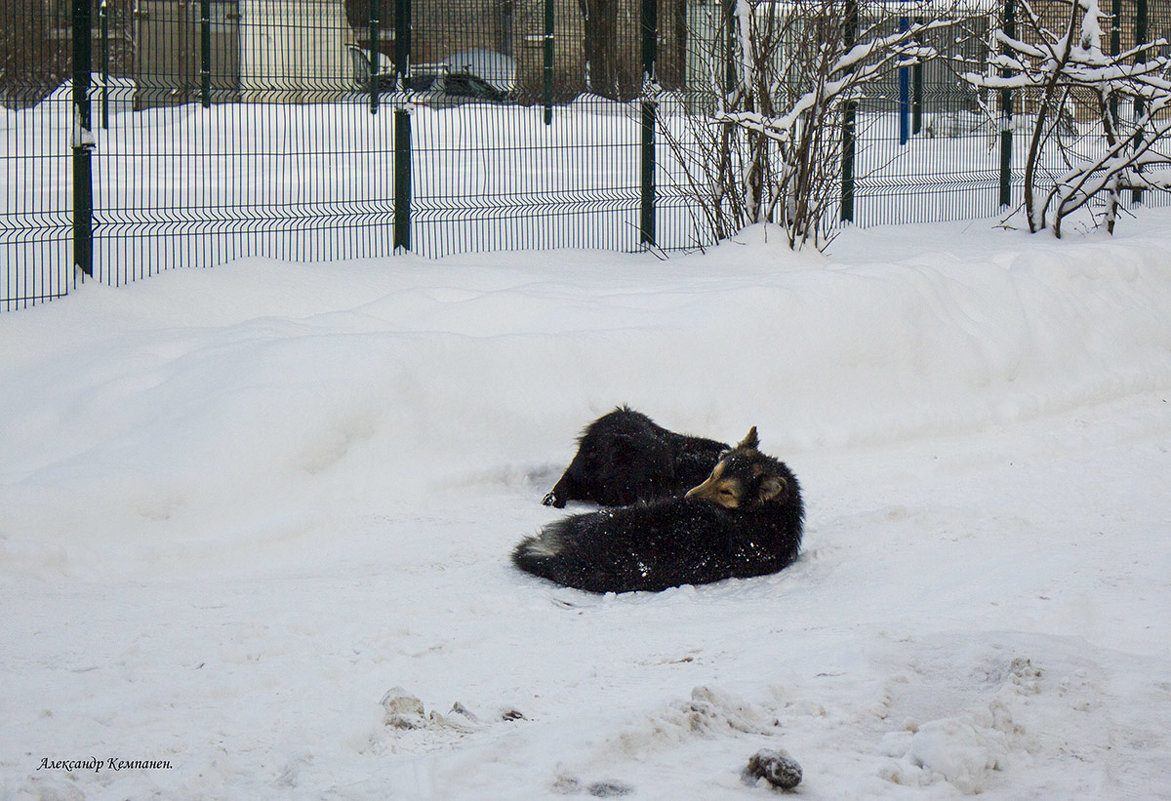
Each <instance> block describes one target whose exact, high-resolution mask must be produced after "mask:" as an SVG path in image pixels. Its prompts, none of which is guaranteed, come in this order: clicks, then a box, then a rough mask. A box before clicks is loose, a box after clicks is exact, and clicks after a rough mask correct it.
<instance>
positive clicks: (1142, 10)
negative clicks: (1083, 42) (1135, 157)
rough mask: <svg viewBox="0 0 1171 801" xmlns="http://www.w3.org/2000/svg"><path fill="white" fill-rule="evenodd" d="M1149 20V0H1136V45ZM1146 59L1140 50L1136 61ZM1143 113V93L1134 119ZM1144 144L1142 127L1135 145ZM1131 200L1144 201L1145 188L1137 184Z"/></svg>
mask: <svg viewBox="0 0 1171 801" xmlns="http://www.w3.org/2000/svg"><path fill="white" fill-rule="evenodd" d="M1147 21H1148V20H1147V0H1136V2H1135V7H1134V43H1135V45H1136V46H1137V45H1140V44H1144V43H1145V42H1146V41H1147ZM1146 60H1147V57H1146V53H1145V52H1140V53H1139V54H1138V55H1137V56H1135V61H1137V62H1138V63H1140V64H1142V63H1145V62H1146ZM1143 113H1144V106H1143V98H1142V95H1136V96H1135V98H1134V119H1135V122H1136V123H1137V122H1138V121H1139V120H1141V119H1142V117H1143ZM1142 144H1143V132H1142V129H1141V128H1140V129H1139V130H1137V131H1136V132H1135V135H1134V146H1135V148H1140V147H1142ZM1135 170H1136V171H1138V172H1142V165H1141V164H1140V165H1137V166H1136V167H1135ZM1130 200H1131V202H1132V203H1142V202H1143V190H1142V189H1140V188H1139V187H1137V186H1136V187H1135V188H1134V189H1132V190H1131V193H1130Z"/></svg>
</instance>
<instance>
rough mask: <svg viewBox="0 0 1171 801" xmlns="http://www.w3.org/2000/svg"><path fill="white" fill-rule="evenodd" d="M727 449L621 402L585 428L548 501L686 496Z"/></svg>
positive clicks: (614, 502)
mask: <svg viewBox="0 0 1171 801" xmlns="http://www.w3.org/2000/svg"><path fill="white" fill-rule="evenodd" d="M727 450H728V445H726V444H725V443H723V442H716V441H715V440H711V439H704V438H703V437H692V436H687V435H686V434H676V433H675V432H674V431H668V430H667V429H665V428H663V427H662V426H659V425H656V424H655V422H654V421H653V420H651V419H650V418H649V417H647V416H646V415H645V414H641V413H640V412H636V411H634V410H633V409H629V408H627V407H625V406H621V407H619V408H617V409H615V410H614V411H612V412H610V413H609V414H606V415H603V416H602V417H599V418H598V419H597V420H595V421H594V422H592V423H590V424H589V425H588V426H587V427H586V429H585V431H583V432H582V435H581V437H580V438H579V439H578V448H577V454H576V455H575V456H574V457H573V461H571V462H570V463H569V467H568V468H566V470H565V473H564V474H563V475H562V476H561V479H560V480H559V481H558V482H557V484H556V485H555V486H554V487H553V490H552V491H551V492H550V493H549V494H548V495H546V496H545V499H544V504H545V505H546V506H555V507H557V508H558V509H561V508H563V507H564V506H565V504H566V502H567V501H593V502H595V503H598V504H600V505H602V506H625V505H627V504H631V503H635V502H636V501H650V500H654V499H655V498H667V497H671V496H673V495H682V494H683V493H684V492H686V491H687V490H689V489H691V488H692V487H694V486H696V485H697V484H699V483H700V482H701V481H703V480H704V478H706V477H707V475H708V473H710V472H711V470H712V468H713V467H714V466H715V464H716V461H717V460H718V459H719V457H720V454H721V453H723V452H725V451H727Z"/></svg>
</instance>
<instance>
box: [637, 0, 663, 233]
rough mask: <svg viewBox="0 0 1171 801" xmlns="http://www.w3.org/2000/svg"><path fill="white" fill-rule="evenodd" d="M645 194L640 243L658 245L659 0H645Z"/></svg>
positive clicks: (642, 198)
mask: <svg viewBox="0 0 1171 801" xmlns="http://www.w3.org/2000/svg"><path fill="white" fill-rule="evenodd" d="M641 16H642V20H641V22H642V25H641V27H642V86H643V98H642V193H641V201H640V206H641V214H640V215H639V226H638V243H639V244H640V245H644V246H646V245H650V246H653V245H654V244H655V106H656V105H657V101H656V99H655V98H656V95H657V87H658V84H657V83H656V75H655V61H656V60H657V59H658V49H659V46H658V45H659V10H658V7H657V5H656V0H642V15H641Z"/></svg>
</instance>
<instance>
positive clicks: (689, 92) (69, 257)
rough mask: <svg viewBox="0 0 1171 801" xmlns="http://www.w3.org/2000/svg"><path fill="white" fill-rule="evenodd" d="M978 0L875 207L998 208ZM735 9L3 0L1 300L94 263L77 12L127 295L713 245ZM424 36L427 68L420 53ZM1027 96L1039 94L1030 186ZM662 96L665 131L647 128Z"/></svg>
mask: <svg viewBox="0 0 1171 801" xmlns="http://www.w3.org/2000/svg"><path fill="white" fill-rule="evenodd" d="M964 2H965V3H966V5H961V6H959V7H958V13H957V17H958V20H959V24H958V25H957V26H956V27H954V28H951V29H941V30H938V31H932V32H930V33H929V34H928V35H927V38H928V40H929V43H930V44H932V45H934V46H935V47H936V48H937V49H938V50H939V51H940V52H941V54H942V57H941V58H940V59H937V60H936V61H934V62H931V63H928V64H926V65H924V66H923V67H921V68H910V67H908V68H906V69H903V70H900V71H899V72H898V73H897V74H896V75H894V76H892V77H891V78H890V79H889V80H887V81H884V82H881V83H879V84H876V85H875V86H873V87H871V88H869V89H868V90H867V92H866V94H865V95H864V96H863V97H861V98H859V101H858V104H857V148H856V158H855V160H854V163H853V169H854V182H853V195H852V198H853V211H852V213H853V220H854V222H855V223H856V224H858V225H863V226H866V225H875V224H885V223H901V222H918V221H931V220H942V219H960V218H972V217H986V216H990V215H993V214H996V213H998V211H1000V210H1001V205H1000V200H999V185H1000V181H1001V178H1002V175H1001V170H1000V168H999V164H1000V147H1001V144H1000V138H999V130H998V125H997V123H995V122H991V123H990V122H989V117H988V116H987V114H985V113H983V112H982V111H981V109H984V110H987V111H991V112H992V114H993V115H995V114H996V113H997V112H998V97H997V96H996V95H995V94H993V93H984V94H980V93H977V92H975V91H973V90H971V89H970V88H965V87H966V85H965V84H964V83H963V82H962V81H960V80H959V78H958V75H959V73H961V72H963V71H965V70H967V69H972V70H976V71H979V70H980V69H982V65H983V63H984V61H985V59H986V57H987V55H986V54H987V47H988V42H989V37H988V33H989V30H990V28H991V27H993V26H995V25H996V24H997V23H998V21H999V15H1000V14H1001V6H1000V3H1001V2H1002V0H995V1H994V2H992V3H989V2H983V1H982V0H964ZM87 4H88V6H87ZM1035 5H1036V4H1035ZM1108 5H1110V4H1109V3H1106V2H1104V3H1103V4H1102V8H1103V9H1104V10H1106V11H1109V10H1110V9H1109V8H1107V6H1108ZM1114 5H1116V6H1117V8H1118V15H1119V17H1118V18H1119V20H1120V21H1121V22H1120V25H1119V26H1118V31H1119V42H1120V45H1121V46H1122V47H1123V48H1125V47H1128V46H1130V45H1131V44H1132V43H1133V42H1134V41H1136V37H1140V36H1141V35H1142V33H1143V30H1144V27H1145V30H1146V32H1147V35H1148V37H1158V36H1168V34H1171V3H1168V2H1166V0H1158V2H1156V0H1117V2H1116V3H1114ZM1148 6H1149V12H1148V13H1147V15H1146V17H1143V16H1142V13H1143V12H1142V9H1143V8H1147V7H1148ZM737 7H740V6H738V4H736V3H731V2H729V0H509V1H508V2H505V1H504V0H183V1H182V2H181V1H180V0H0V25H2V26H3V28H2V32H0V35H2V36H3V41H2V44H3V46H4V48H3V53H2V54H0V58H2V59H3V61H2V62H0V63H2V64H3V72H2V73H0V103H2V105H3V108H2V109H0V162H2V164H3V167H2V169H3V175H4V185H3V189H2V191H0V308H5V309H7V308H17V307H21V306H25V305H29V304H32V303H36V302H39V301H41V300H44V299H48V298H52V297H57V296H60V295H62V294H65V293H66V292H68V291H69V288H70V286H71V284H72V282H73V280H75V279H74V276H73V270H72V264H73V263H74V261H75V260H79V261H83V262H84V258H82V257H83V255H84V254H82V253H80V252H77V251H76V249H75V247H74V224H75V222H77V216H76V215H75V214H74V206H75V204H76V203H79V202H80V201H81V198H79V197H77V196H75V192H74V189H73V182H74V179H75V177H76V173H75V169H74V162H73V158H72V148H73V147H74V145H75V144H76V143H77V141H78V131H77V126H76V125H75V119H74V114H75V108H74V104H73V88H72V86H71V77H72V73H73V68H74V61H73V51H74V48H75V45H77V44H78V42H77V41H75V39H74V36H73V27H72V26H73V11H74V9H76V8H81V9H86V10H87V11H88V12H89V13H90V19H91V24H90V35H89V37H88V40H89V41H90V43H91V45H92V46H91V47H90V53H91V58H92V63H91V70H92V72H91V79H92V87H91V89H90V91H89V95H88V100H89V102H90V107H91V129H92V137H93V142H94V147H93V150H92V158H91V160H90V164H91V166H92V173H93V180H92V195H93V198H92V200H93V202H92V206H93V215H92V232H93V274H94V275H95V277H97V278H98V279H100V280H103V281H105V282H108V283H110V284H114V285H117V284H122V283H125V282H127V281H131V280H135V279H137V278H140V277H143V276H147V275H151V274H153V273H155V272H158V271H159V270H163V269H167V268H171V267H176V266H209V265H212V264H218V263H223V262H226V261H230V260H232V259H237V258H241V257H246V256H267V257H272V258H278V259H288V260H297V261H329V260H335V259H348V258H363V257H376V256H384V255H389V254H391V253H393V252H395V250H396V248H398V247H401V246H403V245H404V244H409V249H410V250H412V251H414V252H417V253H420V254H423V255H427V256H441V255H445V254H450V253H456V252H466V251H475V250H498V249H525V248H559V247H575V248H601V249H608V250H623V251H629V250H636V249H639V248H640V247H644V246H646V245H647V244H648V243H649V244H653V245H654V246H657V247H662V248H667V249H671V248H682V247H690V246H694V245H699V244H709V242H708V241H707V239H706V237H708V236H709V235H708V234H707V233H705V231H706V229H705V227H704V225H703V224H702V221H701V220H699V219H698V218H697V217H698V215H697V212H696V206H695V202H694V199H693V197H694V196H693V194H692V192H693V191H694V187H693V186H689V181H691V180H695V177H696V175H697V174H698V173H697V174H692V175H691V176H690V177H689V176H688V174H686V173H685V172H684V171H683V168H682V166H681V164H682V163H683V162H681V161H680V159H678V158H675V157H674V156H675V154H674V153H673V152H672V148H674V147H678V146H679V145H680V144H683V145H687V144H688V142H687V136H688V135H692V134H694V132H695V131H697V130H700V129H702V127H703V125H704V123H703V115H704V114H706V113H709V112H710V111H711V110H712V106H713V103H715V98H716V97H717V96H718V93H719V92H720V91H723V89H724V88H726V87H727V81H728V80H729V72H730V69H729V67H730V65H729V64H728V63H727V53H728V50H727V48H726V47H725V45H724V43H722V42H720V41H717V39H718V38H719V36H721V34H719V33H717V31H719V30H721V29H722V28H721V25H722V24H723V21H724V18H725V16H726V14H728V13H729V12H730V11H731V10H733V9H735V8H737ZM857 7H858V9H859V17H860V24H861V27H862V28H863V29H864V30H865V29H867V28H870V27H872V26H873V30H875V31H883V30H887V31H891V30H896V29H897V28H898V27H899V26H905V25H906V24H908V23H910V22H914V21H915V18H914V17H905V16H901V15H902V14H904V13H906V12H905V10H906V9H907V8H909V7H910V6H909V5H908V4H903V3H895V2H890V0H860V1H859V2H858V3H857ZM941 8H942V6H941ZM1142 19H1146V22H1145V23H1144V22H1142V21H1141V20H1142ZM644 20H654V25H655V35H654V36H653V37H644V36H643V25H644ZM406 21H409V25H406V24H405V22H406ZM400 34H401V35H400ZM652 45H653V46H652ZM648 48H649V49H648ZM400 51H401V52H400ZM408 54H409V62H410V64H409V69H407V70H403V69H401V68H400V67H401V66H402V65H399V64H396V59H398V60H405V57H406V56H407V55H408ZM713 55H714V56H715V60H713V58H712V56H713ZM400 56H401V59H400ZM647 59H653V61H654V65H655V72H654V80H653V81H650V82H648V81H647V80H646V76H645V75H644V62H645V61H646V60H647ZM721 59H723V60H721ZM731 71H732V72H734V70H731ZM82 73H83V74H84V70H82ZM799 81H800V76H794V82H795V84H794V85H796V83H798V82H799ZM1029 102H1030V99H1029V96H1028V94H1027V93H1022V94H1021V96H1020V97H1019V98H1018V99H1017V101H1016V103H1017V111H1018V114H1017V117H1016V120H1017V125H1016V132H1015V134H1014V135H1013V136H1012V137H1010V138H1011V140H1012V142H1013V148H1012V155H1013V161H1012V162H1011V163H1010V165H1009V166H1010V167H1011V173H1010V175H1009V177H1010V178H1011V184H1010V187H1009V188H1010V189H1011V190H1012V192H1011V195H1010V197H1011V202H1012V203H1016V202H1019V199H1020V179H1021V167H1020V165H1021V163H1022V159H1023V154H1024V151H1025V140H1024V137H1025V136H1026V135H1027V130H1026V129H1027V126H1028V121H1029V117H1028V115H1029ZM652 109H653V110H654V111H655V112H656V113H657V124H658V127H657V128H648V126H647V125H646V121H647V120H648V119H649V118H648V117H647V113H648V111H649V110H652ZM1123 113H1126V114H1133V113H1134V112H1133V109H1130V110H1124V112H1123ZM1075 116H1076V115H1075ZM1075 121H1076V120H1075ZM697 123H698V127H697ZM689 131H690V132H691V133H690V134H688V132H689ZM664 133H668V134H671V133H673V134H674V140H675V141H670V140H669V138H668V137H666V136H664ZM1086 133H1088V134H1089V135H1090V138H1088V139H1087V140H1086V141H1087V142H1089V143H1092V136H1093V132H1092V131H1090V132H1086ZM690 156H691V157H695V154H694V153H692V154H690ZM79 163H80V162H79ZM1148 194H1150V193H1148ZM1143 200H1144V202H1165V199H1164V198H1163V197H1162V195H1160V196H1159V197H1157V198H1156V197H1154V196H1151V197H1145V198H1143Z"/></svg>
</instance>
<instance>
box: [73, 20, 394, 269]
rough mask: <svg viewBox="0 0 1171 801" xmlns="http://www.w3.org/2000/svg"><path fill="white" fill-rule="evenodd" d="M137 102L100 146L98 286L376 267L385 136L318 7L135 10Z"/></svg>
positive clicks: (347, 37)
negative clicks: (164, 275)
mask: <svg viewBox="0 0 1171 801" xmlns="http://www.w3.org/2000/svg"><path fill="white" fill-rule="evenodd" d="M135 24H136V41H137V42H138V43H139V48H138V57H137V58H136V62H135V70H136V72H135V87H136V89H135V97H134V102H133V104H132V111H128V112H127V113H124V114H119V115H116V117H115V118H114V119H113V120H112V122H111V124H110V126H109V128H108V129H103V130H102V131H101V133H100V135H99V137H98V146H97V151H96V152H97V159H96V160H97V162H98V167H97V170H96V179H95V183H96V185H97V197H96V199H95V207H96V211H95V218H96V221H97V226H96V228H97V232H98V235H99V257H98V259H97V268H98V269H97V272H98V273H99V275H101V276H102V277H103V278H105V279H106V280H109V281H111V282H113V283H121V282H124V281H126V280H131V279H133V278H138V277H141V276H143V275H149V274H151V273H153V272H156V271H157V270H159V269H165V268H168V267H173V266H186V265H211V264H216V263H221V262H225V261H229V260H231V259H235V258H239V257H243V256H253V255H260V256H268V257H272V258H279V259H291V260H299V261H314V260H332V259H339V258H353V257H361V256H372V255H380V254H385V253H389V252H390V244H389V242H390V239H389V235H388V234H387V231H388V229H389V225H390V220H391V217H392V213H393V207H392V203H391V201H390V200H389V198H390V193H389V191H388V186H389V176H390V175H391V174H392V172H393V148H392V147H391V146H390V142H391V135H390V131H389V127H388V121H387V120H386V119H385V118H380V117H377V116H374V115H371V114H370V113H369V111H368V109H367V108H366V107H365V105H364V104H363V100H364V95H363V94H362V92H361V90H360V85H359V83H358V82H357V81H356V79H355V75H354V66H353V62H352V60H351V58H350V55H349V51H348V50H347V44H349V43H350V42H351V40H352V31H351V30H350V28H349V26H348V25H347V24H346V21H345V17H344V13H343V9H342V8H341V6H340V5H339V4H338V3H335V2H328V1H327V0H264V1H263V2H261V1H260V0H210V1H208V0H204V2H187V3H174V2H170V1H169V0H138V11H137V13H136V14H135Z"/></svg>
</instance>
